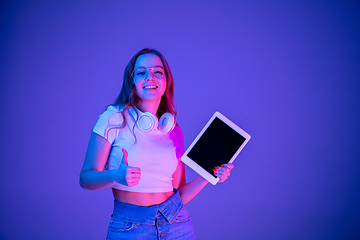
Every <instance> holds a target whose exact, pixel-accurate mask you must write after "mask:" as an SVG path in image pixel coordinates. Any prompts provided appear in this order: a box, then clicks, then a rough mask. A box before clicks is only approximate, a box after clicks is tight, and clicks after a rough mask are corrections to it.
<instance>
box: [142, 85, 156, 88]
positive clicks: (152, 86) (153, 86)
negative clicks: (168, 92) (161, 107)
mask: <svg viewBox="0 0 360 240" xmlns="http://www.w3.org/2000/svg"><path fill="white" fill-rule="evenodd" d="M157 88H158V86H155V85H149V86H145V87H143V89H157Z"/></svg>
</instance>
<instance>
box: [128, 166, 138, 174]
mask: <svg viewBox="0 0 360 240" xmlns="http://www.w3.org/2000/svg"><path fill="white" fill-rule="evenodd" d="M126 172H127V173H141V169H140V168H138V167H128V168H127V169H126Z"/></svg>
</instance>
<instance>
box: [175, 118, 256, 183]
mask: <svg viewBox="0 0 360 240" xmlns="http://www.w3.org/2000/svg"><path fill="white" fill-rule="evenodd" d="M216 117H217V118H219V119H220V120H221V121H222V122H224V123H225V124H226V125H228V126H229V127H231V128H232V129H233V130H234V131H236V132H237V133H239V134H240V135H241V136H243V137H244V138H245V141H244V142H243V144H241V146H240V147H239V148H238V150H237V151H236V152H235V154H234V155H233V156H232V158H231V159H230V160H229V162H228V163H232V162H233V161H234V160H235V158H236V157H237V156H238V155H239V153H240V152H241V150H242V149H243V148H244V147H245V145H246V144H247V143H248V141H249V140H250V138H251V136H250V135H249V134H248V133H247V132H245V131H244V130H242V129H241V128H240V127H239V126H237V125H236V124H235V123H233V122H232V121H230V120H229V119H228V118H227V117H225V116H224V115H222V114H221V113H220V112H218V111H217V112H215V113H214V115H213V116H212V117H211V118H210V120H209V121H208V122H207V123H206V125H205V126H204V128H203V129H202V130H201V132H200V133H199V134H198V135H197V137H196V138H195V139H194V141H193V142H192V143H191V145H190V146H189V147H188V149H187V150H186V151H185V153H184V155H183V156H182V157H181V161H183V162H184V163H185V164H186V165H188V166H189V167H190V168H191V169H193V170H194V171H195V172H197V173H198V174H200V175H201V176H202V177H203V178H205V179H206V180H207V181H209V182H210V183H211V184H212V185H215V184H216V183H217V182H218V181H219V178H217V177H214V176H213V175H211V174H210V173H209V172H208V171H206V170H205V169H204V168H202V167H201V166H200V165H199V164H198V163H196V162H195V161H194V160H192V159H191V158H190V157H188V153H189V152H190V151H191V149H192V148H193V147H194V145H195V144H196V143H197V142H198V141H199V139H200V138H201V137H202V135H203V134H204V132H205V131H206V130H207V129H208V127H209V126H210V124H211V123H212V122H213V121H214V119H215V118H216Z"/></svg>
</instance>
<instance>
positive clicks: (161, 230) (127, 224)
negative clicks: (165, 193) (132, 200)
mask: <svg viewBox="0 0 360 240" xmlns="http://www.w3.org/2000/svg"><path fill="white" fill-rule="evenodd" d="M174 192H175V194H174V195H173V196H172V197H171V198H169V199H168V200H167V201H166V202H164V203H162V204H159V205H154V206H150V207H142V206H137V205H132V204H127V203H122V202H118V201H116V200H115V201H114V211H113V214H112V216H111V221H110V224H109V228H108V235H107V238H106V239H107V240H117V239H146V240H150V239H186V240H191V239H195V233H194V228H193V225H192V222H191V218H190V215H189V213H188V211H187V210H186V208H185V207H184V205H183V202H182V200H181V198H180V195H179V192H178V190H176V189H174Z"/></svg>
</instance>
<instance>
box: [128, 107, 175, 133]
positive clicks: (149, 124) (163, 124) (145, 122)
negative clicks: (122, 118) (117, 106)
mask: <svg viewBox="0 0 360 240" xmlns="http://www.w3.org/2000/svg"><path fill="white" fill-rule="evenodd" d="M130 109H131V110H130ZM130 109H129V110H130V111H131V115H132V117H133V120H134V121H135V118H136V113H135V110H134V109H132V108H130ZM136 111H137V112H138V114H139V119H138V121H137V123H136V126H137V127H138V128H139V129H140V130H141V131H143V132H150V131H153V130H155V129H158V130H159V131H162V132H165V133H169V132H171V131H172V130H173V129H174V127H175V125H176V121H175V117H174V115H172V114H171V113H164V114H163V115H162V116H161V118H160V120H158V119H157V117H156V116H155V115H154V114H153V113H151V112H141V111H140V110H139V109H136Z"/></svg>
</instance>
